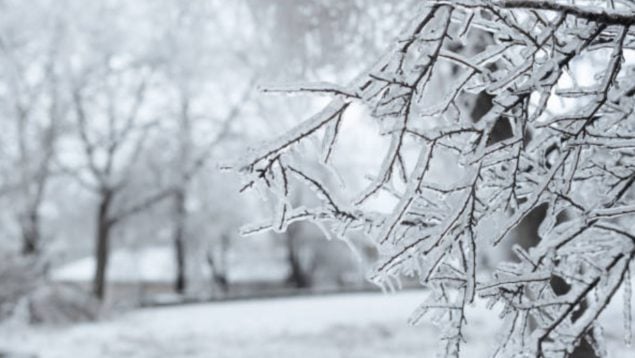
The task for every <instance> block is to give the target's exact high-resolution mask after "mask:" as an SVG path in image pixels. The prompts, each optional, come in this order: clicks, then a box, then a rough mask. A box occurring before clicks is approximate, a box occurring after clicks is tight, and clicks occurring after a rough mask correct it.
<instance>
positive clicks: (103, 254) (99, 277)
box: [93, 189, 114, 301]
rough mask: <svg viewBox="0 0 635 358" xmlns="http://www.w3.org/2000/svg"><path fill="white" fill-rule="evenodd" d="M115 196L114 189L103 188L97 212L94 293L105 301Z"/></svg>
mask: <svg viewBox="0 0 635 358" xmlns="http://www.w3.org/2000/svg"><path fill="white" fill-rule="evenodd" d="M113 197H114V192H113V191H112V190H108V189H105V190H102V191H101V197H100V202H99V209H98V212H97V233H96V240H97V242H96V243H95V258H96V260H97V264H96V267H95V276H94V279H93V295H94V296H95V297H96V298H97V299H98V300H100V301H103V300H104V297H105V295H106V269H107V267H108V258H109V245H110V234H111V229H112V226H113V224H114V223H113V222H112V220H110V217H109V215H110V207H111V205H112V201H113Z"/></svg>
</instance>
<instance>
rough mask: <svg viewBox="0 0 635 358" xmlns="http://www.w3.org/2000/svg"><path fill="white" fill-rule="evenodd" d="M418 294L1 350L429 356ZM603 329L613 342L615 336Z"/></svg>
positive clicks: (483, 316)
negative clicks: (415, 320)
mask: <svg viewBox="0 0 635 358" xmlns="http://www.w3.org/2000/svg"><path fill="white" fill-rule="evenodd" d="M424 297H425V293H424V292H422V291H409V292H401V293H398V294H393V295H382V294H369V293H365V294H349V295H337V296H322V297H303V298H284V299H267V300H251V301H235V302H226V303H209V304H199V305H190V306H179V307H165V308H152V309H141V310H137V311H133V312H129V313H126V314H123V315H121V316H118V317H113V318H111V319H109V320H104V321H102V322H96V323H88V324H81V325H76V326H69V327H66V328H59V327H57V328H54V327H40V328H30V329H22V330H20V329H15V328H8V327H4V329H0V351H1V350H2V349H11V350H17V351H20V352H28V353H35V354H37V357H39V358H67V357H82V358H102V357H138V358H149V357H192V358H198V357H200V358H203V357H205V358H210V357H211V358H256V357H258V358H262V357H274V358H298V357H299V358H314V357H315V358H331V357H333V358H373V357H375V358H388V357H391V358H392V357H394V358H401V357H403V358H406V357H433V356H434V355H433V352H434V347H435V344H436V343H435V342H436V340H437V333H436V329H435V328H434V327H432V326H431V325H430V324H426V323H424V324H422V325H421V326H419V327H411V326H409V325H407V323H406V321H407V318H408V317H409V315H410V314H411V313H412V311H413V310H414V309H415V308H416V306H417V305H418V304H419V303H420V302H421V301H422V299H423V298H424ZM474 311H475V312H474V313H473V314H472V315H470V316H468V318H469V319H470V324H471V325H472V326H471V328H470V329H469V331H468V340H469V342H470V344H469V345H468V346H467V347H466V349H467V350H468V351H469V354H466V355H465V356H466V357H474V358H477V357H486V356H488V353H489V352H491V350H490V346H491V345H492V344H493V343H494V341H495V334H494V332H495V330H496V328H497V324H498V323H497V320H496V319H492V316H494V315H493V314H492V313H491V312H487V311H486V310H484V309H483V308H482V307H477V308H475V309H474ZM619 322H621V320H618V323H616V324H617V325H618V326H620V327H621V323H619ZM618 328H619V327H618ZM609 334H610V335H612V336H613V337H612V338H613V341H616V338H618V337H615V333H613V332H612V331H611V330H609ZM620 337H621V336H620ZM616 347H617V348H616ZM620 347H621V348H620ZM611 348H613V354H612V355H611V356H612V357H629V354H628V350H627V349H626V348H625V346H624V345H623V344H621V343H619V344H612V346H611ZM466 353H467V352H466ZM631 353H632V352H631ZM630 356H632V355H630Z"/></svg>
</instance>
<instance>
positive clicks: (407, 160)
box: [237, 0, 635, 357]
mask: <svg viewBox="0 0 635 358" xmlns="http://www.w3.org/2000/svg"><path fill="white" fill-rule="evenodd" d="M585 4H586V3H585ZM634 14H635V7H634V6H633V4H632V3H631V2H629V1H606V2H602V1H598V2H593V3H589V5H588V6H581V5H578V4H577V3H574V2H564V1H562V2H560V1H521V0H500V1H495V0H492V1H487V0H473V1H424V2H422V4H421V6H420V7H419V10H418V11H416V16H415V17H414V18H413V20H412V22H410V23H409V24H408V25H407V26H405V27H406V29H405V31H404V33H403V34H402V35H401V36H400V37H399V39H398V41H396V42H395V43H394V45H393V46H392V47H391V48H390V49H389V50H388V51H387V52H386V53H385V54H384V56H382V57H381V59H380V60H379V61H378V62H377V63H376V64H375V65H373V66H372V67H371V68H370V69H368V70H367V71H364V72H363V73H361V74H360V75H359V76H358V77H357V78H356V80H354V81H353V82H352V83H350V84H349V85H347V86H337V85H331V84H324V83H320V84H307V85H299V86H292V87H289V88H278V89H277V90H279V91H288V92H310V93H319V94H322V95H330V96H333V97H335V98H334V99H333V101H332V102H331V103H330V104H329V105H328V106H327V107H326V108H325V109H324V110H322V111H321V112H319V113H318V114H316V115H315V116H313V117H311V118H309V119H307V120H305V121H304V122H302V123H301V124H299V125H298V126H296V127H295V128H293V129H292V130H290V131H288V132H287V133H286V134H285V135H283V136H282V137H280V138H278V139H277V140H274V141H272V142H270V143H269V144H267V145H265V146H264V147H263V148H261V149H260V150H257V151H255V152H252V153H251V155H250V157H249V159H246V160H244V161H242V162H240V164H239V165H237V168H238V169H239V170H240V171H241V172H243V173H244V174H245V175H246V179H247V182H246V187H254V186H262V187H264V188H265V189H267V190H269V191H271V192H272V193H273V194H274V195H275V196H277V197H278V198H279V201H278V206H277V207H278V210H277V211H276V214H275V215H274V219H273V220H272V221H271V222H268V223H262V224H257V225H256V226H254V227H252V228H251V229H250V230H248V231H258V230H266V229H276V228H286V227H287V225H288V224H290V223H292V222H295V221H299V220H312V221H317V222H319V223H322V224H323V225H328V226H329V227H330V229H331V230H333V231H334V232H336V233H338V234H339V235H346V233H347V232H349V231H351V230H360V231H364V232H366V233H368V234H369V235H370V236H371V237H372V238H373V239H374V240H375V242H376V244H377V246H378V249H379V251H380V255H381V257H380V261H379V262H378V264H377V267H376V269H375V270H374V280H375V281H376V282H377V283H378V284H380V285H382V286H383V287H386V288H388V289H394V288H396V287H398V285H399V282H400V278H402V277H404V276H405V277H417V278H418V280H419V281H420V282H421V284H422V285H424V286H426V287H428V288H430V290H431V292H430V295H429V297H428V299H427V301H426V302H424V303H423V304H422V305H421V307H420V308H419V309H418V310H417V311H416V312H415V314H414V316H413V319H412V320H413V322H418V321H419V320H421V318H422V317H424V316H428V317H432V318H433V319H432V320H433V321H437V322H443V325H442V327H441V328H443V332H444V333H443V341H444V343H445V345H444V354H445V356H459V355H460V352H461V343H462V342H463V341H464V339H465V337H464V334H463V332H464V328H465V325H466V324H467V321H466V319H465V317H466V312H467V311H468V310H469V306H470V304H471V303H472V302H474V300H475V298H476V296H477V295H480V296H481V297H483V298H486V299H488V300H490V301H491V302H492V305H494V304H496V303H498V304H500V305H501V306H502V307H504V308H503V315H504V317H505V324H504V327H505V328H504V329H505V331H504V335H503V337H504V339H503V340H501V341H500V344H499V346H498V349H497V351H496V352H495V353H494V355H495V356H536V357H561V356H567V355H569V354H571V352H573V351H574V350H575V349H576V347H578V346H579V345H580V344H581V342H583V341H584V342H588V343H589V345H590V348H591V349H592V350H593V351H594V352H593V353H594V354H597V355H600V356H602V355H605V354H606V352H604V350H603V348H602V347H603V345H602V344H601V343H599V342H601V335H600V334H599V332H600V331H599V330H598V329H597V327H598V325H599V323H598V320H597V318H598V316H599V315H600V314H601V313H602V312H603V311H604V309H605V308H606V307H607V305H608V304H609V302H611V300H612V299H613V298H614V296H615V294H616V293H617V292H618V290H619V288H620V286H623V291H624V292H625V293H626V294H627V295H630V292H631V289H630V284H631V279H630V270H629V267H630V265H631V264H632V262H633V258H634V257H635V236H634V235H635V234H634V233H633V232H632V230H631V229H632V225H631V224H630V221H631V220H632V217H633V212H634V210H635V209H634V208H633V204H632V198H633V194H632V192H631V187H632V183H633V182H635V174H634V173H635V170H634V169H635V168H634V167H633V163H632V158H633V156H634V153H633V149H632V148H633V147H632V141H633V138H632V137H633V133H632V132H633V130H632V125H633V123H632V122H633V119H634V118H635V117H633V113H632V112H633V111H632V108H633V99H632V97H633V96H632V95H633V88H634V87H635V86H634V84H633V80H632V78H633V77H632V68H631V67H632V65H630V64H629V61H628V60H626V59H625V57H626V53H627V51H630V50H632V49H633V45H632V43H633V33H632V31H631V28H630V27H631V25H632V24H633V23H634V22H635V15H634ZM480 32H485V33H489V34H491V37H492V39H493V41H492V43H491V44H490V45H488V46H485V47H484V48H482V49H480V50H479V51H478V52H477V53H475V54H473V55H471V56H469V57H467V56H465V55H464V53H462V52H461V51H459V50H457V47H455V46H453V44H452V42H454V41H458V42H464V43H465V41H468V39H469V38H470V37H471V36H473V35H474V34H477V33H480ZM589 71H594V72H595V71H597V73H595V74H594V75H593V76H591V79H589V76H587V74H588V72H589ZM452 72H453V73H454V76H449V74H450V73H452ZM585 76H586V77H585ZM483 94H485V95H487V96H489V97H490V98H491V106H490V108H487V110H486V111H483V112H484V113H482V115H481V116H480V117H479V118H478V119H477V120H475V119H474V118H473V116H472V114H473V112H474V109H475V106H479V105H482V103H480V101H478V99H479V98H484V96H483ZM356 104H362V105H364V106H365V107H366V108H368V110H369V111H370V113H371V114H372V116H373V117H374V118H376V120H377V121H378V122H379V123H380V124H381V128H382V132H381V134H382V135H384V136H387V137H388V138H390V144H389V145H388V147H387V148H385V152H386V154H385V156H384V157H383V160H382V162H381V165H380V166H379V169H378V170H377V171H376V172H375V173H373V175H372V177H371V180H370V183H369V184H368V185H367V187H366V188H365V189H364V190H362V191H361V192H359V193H357V195H356V197H355V198H354V199H353V200H349V199H347V198H349V197H350V195H347V194H350V193H343V192H341V191H340V189H339V188H334V187H333V186H331V185H327V184H326V183H324V182H323V181H322V180H319V179H318V178H316V176H312V175H310V174H309V171H308V170H307V169H306V168H307V166H308V164H307V163H308V162H309V161H310V160H311V159H310V157H309V156H308V155H306V154H305V155H298V154H297V152H296V153H294V149H296V148H298V144H299V143H302V142H305V141H306V140H308V139H310V138H315V137H321V139H322V143H324V145H323V153H322V156H321V158H322V161H323V162H324V163H327V164H328V162H329V158H331V155H332V153H337V152H336V151H334V150H335V148H336V147H337V140H338V138H340V137H341V136H344V135H347V134H348V135H350V134H351V133H344V132H343V131H342V130H341V128H342V126H341V124H342V122H343V121H346V120H347V119H348V118H349V117H348V113H349V111H350V108H351V107H352V106H354V105H356ZM501 127H505V128H509V135H508V136H506V137H504V138H500V137H497V135H498V134H499V133H501V131H500V130H499V129H500V128H501ZM352 134H353V135H354V133H352ZM413 148H414V149H413ZM298 157H301V158H302V159H301V160H298V159H297V158H298ZM295 186H308V187H309V188H311V189H312V190H313V191H314V192H315V193H316V196H317V197H318V198H320V199H321V201H322V205H318V206H315V207H293V206H292V205H291V202H290V200H289V198H288V193H289V192H291V188H293V187H295ZM381 192H389V193H390V194H391V195H393V196H394V197H395V198H396V200H395V202H394V203H390V202H387V203H386V212H376V211H372V210H370V209H368V206H367V202H368V200H369V199H370V198H375V197H377V196H378V195H379V193H381ZM540 207H544V208H546V209H545V210H546V213H545V215H544V219H543V220H542V221H541V224H540V226H539V228H538V230H537V233H536V234H537V236H538V240H534V242H536V244H535V245H534V246H533V247H530V248H523V247H520V246H516V247H514V253H515V255H516V257H517V260H516V261H515V262H501V263H500V265H499V267H498V270H497V272H496V273H494V275H493V277H492V278H491V279H489V280H485V279H484V277H483V278H481V275H480V274H478V275H477V273H479V271H480V269H479V267H478V262H479V260H478V257H479V256H480V255H482V254H483V252H487V251H490V250H492V249H493V248H494V247H495V246H497V245H499V244H500V243H501V242H502V241H503V240H505V239H507V238H509V237H510V235H509V234H510V233H511V232H512V231H513V230H514V229H515V228H517V227H518V226H519V225H520V224H521V223H522V222H523V221H524V219H525V218H527V216H529V215H530V214H536V210H539V208H540ZM557 281H564V282H565V283H566V287H565V285H563V284H558V283H557ZM563 287H565V288H566V289H561V288H563ZM630 300H631V298H630V297H626V298H625V301H626V302H630ZM625 319H626V321H627V322H628V323H627V324H626V327H627V330H630V320H631V314H630V305H628V304H627V305H626V307H625Z"/></svg>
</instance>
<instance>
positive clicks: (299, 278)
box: [284, 225, 311, 288]
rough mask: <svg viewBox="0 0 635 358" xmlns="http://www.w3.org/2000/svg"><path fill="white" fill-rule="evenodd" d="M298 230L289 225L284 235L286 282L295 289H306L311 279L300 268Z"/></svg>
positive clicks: (294, 226)
mask: <svg viewBox="0 0 635 358" xmlns="http://www.w3.org/2000/svg"><path fill="white" fill-rule="evenodd" d="M299 234H300V230H299V229H298V225H290V226H289V227H288V228H287V232H286V233H285V234H284V235H285V239H286V240H285V241H286V242H285V243H286V246H287V260H288V263H289V270H290V271H291V272H290V273H289V277H288V278H287V282H289V283H290V284H291V285H293V286H294V287H295V288H308V287H311V278H310V277H309V274H307V272H305V270H304V268H303V267H302V261H301V259H300V255H299V248H298V240H299V239H300V237H299Z"/></svg>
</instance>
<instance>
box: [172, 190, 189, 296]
mask: <svg viewBox="0 0 635 358" xmlns="http://www.w3.org/2000/svg"><path fill="white" fill-rule="evenodd" d="M174 204H175V208H174V209H175V210H174V215H175V218H174V219H175V220H174V236H173V242H174V254H175V259H176V280H175V282H174V290H175V291H176V292H177V293H180V294H181V293H183V292H185V288H186V285H187V279H186V262H185V255H186V247H185V215H186V213H185V191H184V190H178V191H177V192H176V195H175V200H174Z"/></svg>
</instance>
